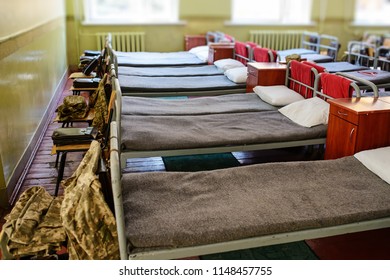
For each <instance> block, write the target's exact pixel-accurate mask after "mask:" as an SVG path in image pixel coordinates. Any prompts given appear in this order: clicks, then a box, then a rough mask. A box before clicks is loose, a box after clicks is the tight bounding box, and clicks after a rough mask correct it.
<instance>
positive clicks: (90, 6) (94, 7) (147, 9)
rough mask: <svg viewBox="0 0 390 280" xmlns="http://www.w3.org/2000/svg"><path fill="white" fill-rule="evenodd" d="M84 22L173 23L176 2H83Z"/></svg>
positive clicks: (119, 0) (175, 14)
mask: <svg viewBox="0 0 390 280" xmlns="http://www.w3.org/2000/svg"><path fill="white" fill-rule="evenodd" d="M84 11H85V21H86V22H104V23H165V22H166V23H173V22H177V21H178V0H84Z"/></svg>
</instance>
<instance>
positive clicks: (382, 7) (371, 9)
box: [355, 0, 390, 25]
mask: <svg viewBox="0 0 390 280" xmlns="http://www.w3.org/2000/svg"><path fill="white" fill-rule="evenodd" d="M355 23H357V24H379V25H386V24H387V25H388V24H390V0H356V5H355Z"/></svg>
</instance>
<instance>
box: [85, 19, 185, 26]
mask: <svg viewBox="0 0 390 280" xmlns="http://www.w3.org/2000/svg"><path fill="white" fill-rule="evenodd" d="M186 24H187V21H183V20H179V21H176V22H124V21H120V22H119V21H118V22H112V21H83V22H82V25H84V26H103V25H105V26H112V25H115V26H117V25H122V26H123V25H125V26H139V25H151V26H153V25H158V26H161V25H167V26H172V25H186Z"/></svg>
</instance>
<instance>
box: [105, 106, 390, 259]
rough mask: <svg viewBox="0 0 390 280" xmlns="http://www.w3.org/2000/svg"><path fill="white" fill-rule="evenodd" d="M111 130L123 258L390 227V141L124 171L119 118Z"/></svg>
mask: <svg viewBox="0 0 390 280" xmlns="http://www.w3.org/2000/svg"><path fill="white" fill-rule="evenodd" d="M271 112H274V113H276V112H277V111H271ZM247 117H250V115H247ZM259 125H262V124H259ZM320 126H321V125H320ZM316 127H317V128H318V126H316ZM111 132H112V135H111V136H112V137H111V148H112V150H111V155H110V159H111V160H110V164H111V181H112V184H113V196H114V199H115V216H116V220H117V227H118V238H119V244H120V253H121V258H122V259H173V258H183V257H190V256H198V255H204V254H211V253H217V252H225V251H233V250H238V249H244V248H252V247H260V246H267V245H274V244H279V243H287V242H293V241H297V240H305V239H312V238H320V237H325V236H332V235H339V234H345V233H350V232H357V231H364V230H372V229H378V228H386V227H389V226H390V185H389V184H390V177H389V173H388V170H387V167H388V166H389V163H390V162H389V158H390V147H387V148H382V149H379V150H373V151H363V152H360V153H358V154H356V155H355V156H350V157H346V158H341V159H337V160H328V161H304V162H285V163H266V164H257V165H250V166H241V167H234V168H228V169H220V170H213V171H201V172H148V173H122V172H121V168H120V162H119V159H120V158H122V155H121V154H120V152H119V151H121V149H119V145H120V142H118V140H119V137H118V135H116V133H117V132H118V130H117V123H116V122H113V123H112V124H111ZM240 132H241V133H244V132H242V131H240ZM205 193H207V195H205ZM172 198H174V199H172ZM150 201H153V203H145V202H150Z"/></svg>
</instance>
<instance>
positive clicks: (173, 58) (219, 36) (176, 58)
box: [116, 32, 234, 67]
mask: <svg viewBox="0 0 390 280" xmlns="http://www.w3.org/2000/svg"><path fill="white" fill-rule="evenodd" d="M211 38H212V39H211ZM206 39H207V42H208V43H228V42H230V43H234V38H233V37H231V36H229V35H227V34H223V33H221V32H208V33H207V36H206ZM211 40H212V42H211ZM208 53H209V49H208V45H205V46H198V47H194V48H192V49H190V50H189V51H176V52H121V51H116V55H117V56H118V66H131V67H166V66H199V65H207V59H208Z"/></svg>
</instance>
